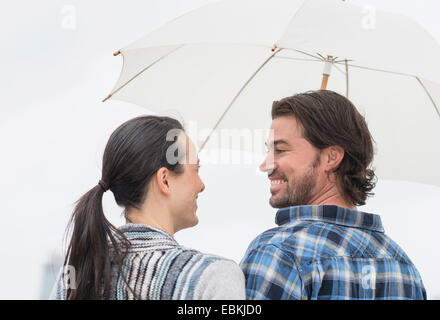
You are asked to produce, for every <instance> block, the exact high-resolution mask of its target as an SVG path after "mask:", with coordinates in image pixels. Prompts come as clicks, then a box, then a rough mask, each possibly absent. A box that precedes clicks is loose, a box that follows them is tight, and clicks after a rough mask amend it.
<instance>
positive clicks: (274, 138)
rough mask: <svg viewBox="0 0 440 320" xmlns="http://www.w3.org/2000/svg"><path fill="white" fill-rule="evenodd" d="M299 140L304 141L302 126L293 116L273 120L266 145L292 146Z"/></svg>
mask: <svg viewBox="0 0 440 320" xmlns="http://www.w3.org/2000/svg"><path fill="white" fill-rule="evenodd" d="M298 139H303V136H302V125H301V124H300V122H299V121H297V120H296V119H295V118H294V117H292V116H283V117H278V118H275V119H273V121H272V125H271V126H270V132H269V136H268V137H267V141H266V144H267V145H273V144H281V143H285V144H291V143H292V142H294V141H295V140H298Z"/></svg>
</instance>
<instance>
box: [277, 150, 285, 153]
mask: <svg viewBox="0 0 440 320" xmlns="http://www.w3.org/2000/svg"><path fill="white" fill-rule="evenodd" d="M284 151H286V150H278V149H276V150H275V153H283V152H284Z"/></svg>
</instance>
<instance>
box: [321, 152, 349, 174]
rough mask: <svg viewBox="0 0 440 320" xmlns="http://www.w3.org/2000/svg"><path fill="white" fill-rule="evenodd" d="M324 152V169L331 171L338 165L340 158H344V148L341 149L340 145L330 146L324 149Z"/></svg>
mask: <svg viewBox="0 0 440 320" xmlns="http://www.w3.org/2000/svg"><path fill="white" fill-rule="evenodd" d="M325 152H326V156H325V163H324V165H325V167H324V169H325V171H329V172H332V171H334V170H335V169H336V168H337V167H338V166H339V164H340V163H341V161H342V159H344V154H345V152H344V149H342V148H341V147H340V146H330V147H328V148H327V149H326V150H325Z"/></svg>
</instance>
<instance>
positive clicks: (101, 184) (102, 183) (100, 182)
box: [98, 180, 110, 192]
mask: <svg viewBox="0 0 440 320" xmlns="http://www.w3.org/2000/svg"><path fill="white" fill-rule="evenodd" d="M98 184H99V185H100V186H101V188H102V190H104V192H106V191H107V190H108V189H110V187H109V186H108V184H107V183H105V182H104V181H102V180H99V182H98Z"/></svg>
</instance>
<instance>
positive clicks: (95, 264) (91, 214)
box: [64, 181, 130, 300]
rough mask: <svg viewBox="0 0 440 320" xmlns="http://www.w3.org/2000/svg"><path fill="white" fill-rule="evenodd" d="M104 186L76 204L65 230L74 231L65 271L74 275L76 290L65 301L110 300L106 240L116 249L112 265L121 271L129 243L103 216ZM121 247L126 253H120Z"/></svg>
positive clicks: (89, 193) (99, 185)
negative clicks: (69, 269) (117, 266)
mask: <svg viewBox="0 0 440 320" xmlns="http://www.w3.org/2000/svg"><path fill="white" fill-rule="evenodd" d="M105 186H107V185H106V184H105V183H104V182H102V181H100V183H99V184H98V185H97V186H96V187H94V188H93V189H91V190H90V191H88V192H87V193H86V194H84V195H83V196H82V197H81V198H80V199H79V200H78V201H77V203H76V206H75V210H74V212H73V214H72V217H71V219H70V221H69V226H68V230H70V229H72V228H73V231H72V236H71V240H70V243H69V246H68V248H67V254H66V258H65V261H64V267H65V268H66V267H67V266H69V267H70V268H72V267H73V270H74V271H75V279H74V281H75V287H76V288H75V289H74V288H68V289H67V295H66V299H68V300H84V299H109V296H110V282H111V263H110V255H109V242H108V241H109V240H110V241H111V243H112V245H113V247H114V249H115V257H116V259H115V261H116V262H117V263H118V264H119V265H120V266H121V268H122V261H123V259H124V258H125V255H126V250H127V249H128V247H129V245H130V243H129V241H128V239H127V238H126V237H125V236H124V235H123V234H122V233H121V232H120V231H119V230H118V229H117V228H115V227H114V226H113V225H112V224H111V223H110V222H109V221H108V220H107V219H106V217H105V216H104V211H103V209H102V198H103V194H104V192H105V191H106V189H108V186H107V188H106V187H105ZM121 245H122V246H123V247H124V248H125V249H126V250H125V252H122V251H121V250H120V249H121V248H120V247H121Z"/></svg>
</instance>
